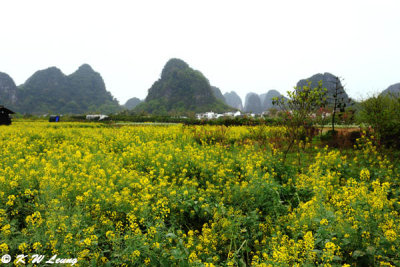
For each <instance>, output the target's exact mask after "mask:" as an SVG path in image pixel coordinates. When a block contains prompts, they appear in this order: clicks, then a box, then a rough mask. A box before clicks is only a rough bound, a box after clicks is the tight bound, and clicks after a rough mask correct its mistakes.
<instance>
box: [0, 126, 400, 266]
mask: <svg viewBox="0 0 400 267" xmlns="http://www.w3.org/2000/svg"><path fill="white" fill-rule="evenodd" d="M282 133H283V129H282V128H278V127H265V126H258V127H218V126H190V127H189V126H182V125H173V126H151V125H149V126H119V127H118V126H115V125H114V126H113V125H104V124H96V123H66V122H65V123H54V124H51V123H47V122H16V123H14V124H13V125H11V126H8V127H0V151H1V157H0V237H1V239H0V257H1V256H2V255H5V254H9V255H11V257H12V260H13V261H14V263H15V264H16V265H18V264H19V263H17V261H16V256H17V255H20V254H24V255H33V254H39V255H46V257H48V258H49V257H51V256H53V255H57V256H58V257H60V258H76V259H77V262H76V264H75V265H74V266H89V265H90V266H101V265H104V266H116V265H122V266H142V265H148V266H247V265H254V266H295V265H297V266H315V265H321V266H322V265H323V266H355V265H357V266H367V265H376V266H396V265H400V250H399V247H400V238H399V235H400V216H399V211H400V202H399V201H400V200H399V195H400V189H399V178H400V176H399V168H398V166H393V164H392V163H391V161H390V160H388V159H387V158H385V157H384V156H383V155H380V153H379V152H377V150H376V148H375V146H374V144H373V138H372V140H371V139H370V138H367V137H365V136H364V137H362V138H361V139H360V140H359V142H358V145H357V146H356V147H355V148H354V150H353V151H352V156H351V157H350V156H349V155H347V154H346V155H345V154H344V153H341V152H340V151H338V150H330V149H327V148H325V149H324V148H315V149H314V150H315V151H314V152H315V153H314V154H313V155H314V156H313V158H312V159H311V160H309V162H308V164H307V166H306V167H304V166H302V167H300V166H298V165H296V164H293V163H292V162H286V163H284V162H283V161H282V152H281V151H280V149H279V147H278V146H275V145H273V143H269V142H268V140H272V139H276V138H279V136H281V135H282ZM311 150H312V149H311ZM295 162H297V161H295ZM26 261H27V262H26V263H27V264H28V261H30V262H31V261H32V258H31V257H27V258H26Z"/></svg>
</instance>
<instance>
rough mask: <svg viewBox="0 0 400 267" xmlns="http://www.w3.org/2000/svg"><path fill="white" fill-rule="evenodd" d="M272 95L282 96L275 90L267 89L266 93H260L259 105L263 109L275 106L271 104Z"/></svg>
mask: <svg viewBox="0 0 400 267" xmlns="http://www.w3.org/2000/svg"><path fill="white" fill-rule="evenodd" d="M274 97H282V95H281V93H279V92H278V91H277V90H269V91H268V92H267V93H265V94H261V95H260V100H261V107H262V110H263V111H267V110H269V109H271V108H277V107H276V106H274V105H273V104H272V99H273V98H274Z"/></svg>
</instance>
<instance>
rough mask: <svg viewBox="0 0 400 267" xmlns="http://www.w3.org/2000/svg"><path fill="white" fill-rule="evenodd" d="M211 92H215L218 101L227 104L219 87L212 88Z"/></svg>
mask: <svg viewBox="0 0 400 267" xmlns="http://www.w3.org/2000/svg"><path fill="white" fill-rule="evenodd" d="M211 90H212V91H213V93H214V96H215V97H216V98H217V99H219V100H221V101H222V102H223V103H225V104H226V102H225V97H224V96H223V95H222V93H221V90H219V88H218V87H215V86H211Z"/></svg>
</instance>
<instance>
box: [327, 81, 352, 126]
mask: <svg viewBox="0 0 400 267" xmlns="http://www.w3.org/2000/svg"><path fill="white" fill-rule="evenodd" d="M344 96H345V91H344V88H343V86H342V83H341V81H340V78H339V77H336V78H335V91H334V92H333V95H332V98H333V100H332V101H331V102H333V106H332V107H333V111H332V133H333V134H335V119H336V111H337V110H338V109H339V110H340V112H344V109H345V108H346V106H347V104H348V103H350V101H351V100H350V99H348V100H347V101H346V99H345V97H344Z"/></svg>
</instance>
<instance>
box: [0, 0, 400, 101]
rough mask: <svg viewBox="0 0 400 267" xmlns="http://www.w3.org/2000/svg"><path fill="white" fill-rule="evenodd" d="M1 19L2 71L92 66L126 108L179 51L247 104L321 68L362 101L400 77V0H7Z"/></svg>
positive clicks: (18, 78)
mask: <svg viewBox="0 0 400 267" xmlns="http://www.w3.org/2000/svg"><path fill="white" fill-rule="evenodd" d="M0 25H1V30H0V36H1V38H0V71H1V72H5V73H7V74H9V75H10V76H11V77H12V78H13V79H14V81H15V83H16V84H17V85H19V84H22V83H24V82H25V81H26V79H27V78H29V77H30V76H31V75H32V74H33V73H34V72H35V71H37V70H40V69H45V68H48V67H50V66H56V67H58V68H60V69H61V71H62V72H64V73H65V74H70V73H72V72H74V71H75V70H76V69H77V68H78V67H79V66H80V65H82V64H83V63H88V64H90V65H91V66H92V68H93V69H94V70H96V71H98V72H99V73H100V74H101V75H102V77H103V79H104V81H105V83H106V87H107V90H109V91H110V92H111V93H112V94H113V95H114V96H115V97H116V98H117V99H118V100H119V101H120V103H121V104H123V103H125V101H126V100H127V99H128V98H131V97H134V96H135V97H139V98H141V99H143V98H145V97H146V95H147V91H148V89H149V88H150V87H151V85H152V84H153V82H154V81H156V80H157V79H158V78H159V76H160V73H161V70H162V68H163V66H164V64H165V63H166V62H167V60H168V59H170V58H173V57H176V58H180V59H183V60H184V61H186V62H187V63H188V64H189V65H190V66H191V67H192V68H194V69H197V70H199V71H201V72H202V73H203V74H204V75H205V76H206V77H207V78H208V79H209V80H210V83H211V84H212V85H215V86H217V87H219V88H220V89H221V91H222V93H225V92H228V91H232V90H234V91H236V92H237V93H238V94H239V95H240V96H241V97H242V100H243V99H244V96H245V95H246V93H248V92H256V93H264V92H267V91H268V90H269V89H277V90H278V91H280V92H281V93H285V92H286V91H287V90H291V89H292V88H293V86H295V85H296V83H297V81H298V80H299V79H302V78H307V77H310V76H311V75H313V74H315V73H321V72H331V73H333V74H334V75H337V76H340V77H342V78H344V80H345V81H344V83H345V85H346V90H347V92H348V94H349V95H350V96H351V97H353V98H356V99H360V98H362V97H363V98H365V97H367V96H369V95H371V94H373V93H375V92H378V91H381V90H383V89H386V88H387V87H388V86H389V85H391V84H394V83H398V82H400V66H399V65H400V1H398V0H392V1H390V0H380V1H368V0H362V1H355V0H352V1H350V0H339V1H338V0H336V1H324V0H315V1H311V0H307V1H304V0H302V1H298V0H293V1H289V0H283V1H282V0H280V1H267V0H264V1H253V0H247V1H244V0H243V1H233V0H227V1H225V0H213V1H211V0H202V1H191V0H180V1H178V0H174V1H170V0H168V1H166V0H160V1H155V0H147V1H133V0H131V1H129V0H127V1H120V0H113V1H99V0H96V1H91V0H90V1H89V0H77V1H75V0H68V1H64V0H48V1H44V0H35V1H32V0H27V1H21V0H12V1H11V0H1V1H0Z"/></svg>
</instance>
